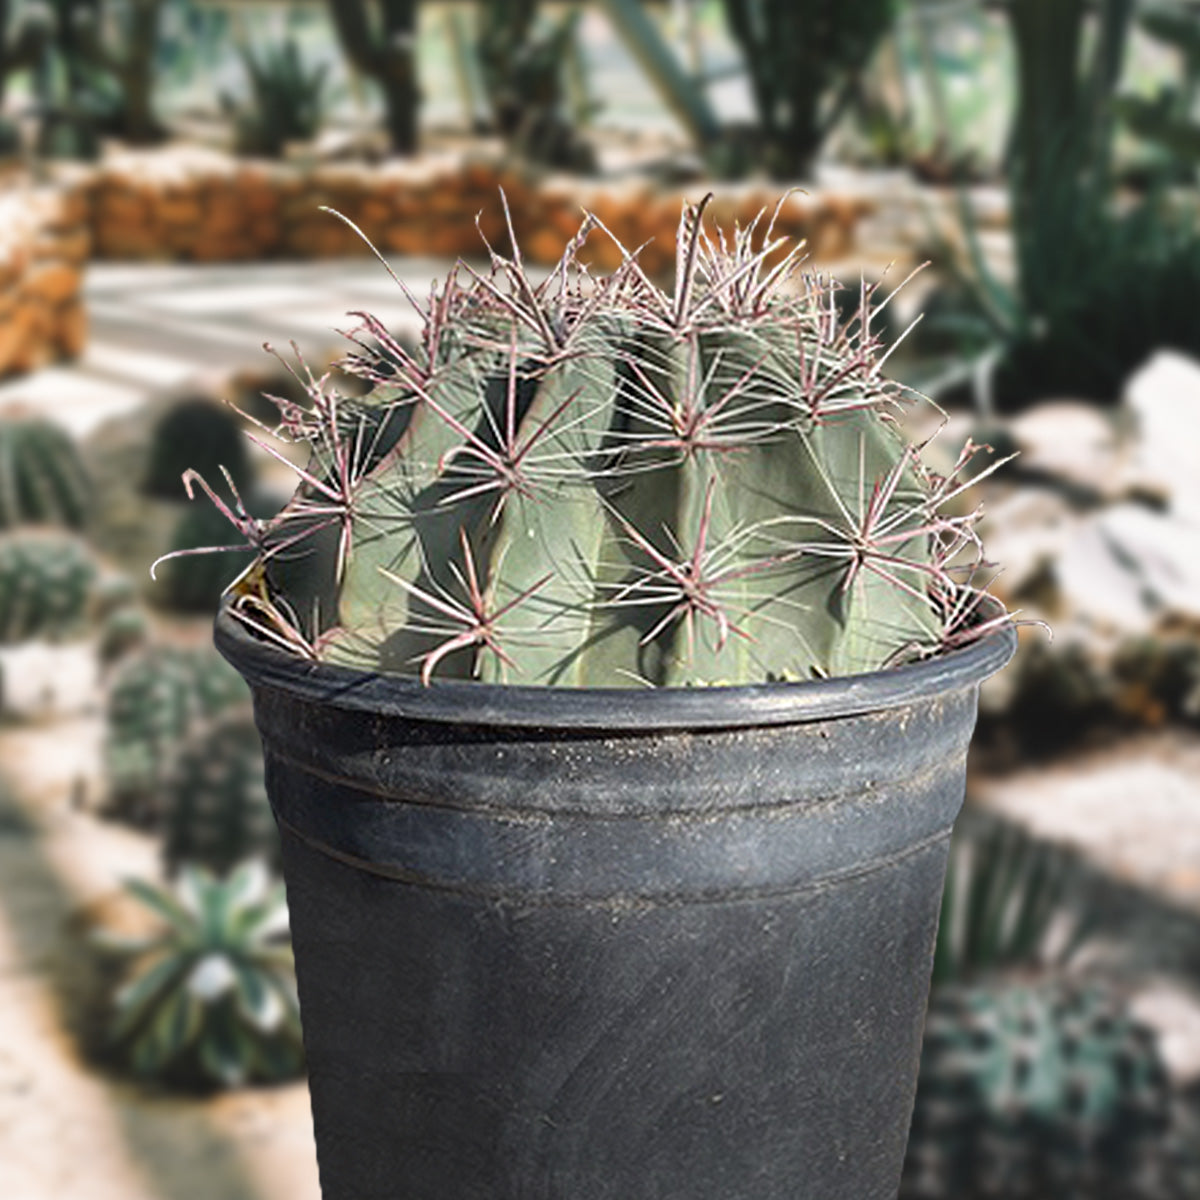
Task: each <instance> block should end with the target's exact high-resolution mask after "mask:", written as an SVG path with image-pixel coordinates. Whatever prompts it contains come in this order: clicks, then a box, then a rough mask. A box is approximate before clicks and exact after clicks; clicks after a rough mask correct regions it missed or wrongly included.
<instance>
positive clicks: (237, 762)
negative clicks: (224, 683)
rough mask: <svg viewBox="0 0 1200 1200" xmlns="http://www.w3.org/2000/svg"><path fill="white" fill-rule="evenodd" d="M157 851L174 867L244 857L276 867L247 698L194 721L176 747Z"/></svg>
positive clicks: (223, 868)
mask: <svg viewBox="0 0 1200 1200" xmlns="http://www.w3.org/2000/svg"><path fill="white" fill-rule="evenodd" d="M164 808H165V812H164V823H165V834H166V840H165V843H164V848H163V854H164V858H165V860H166V864H167V870H168V871H169V872H170V873H171V874H175V873H176V872H177V871H178V870H179V868H180V867H181V866H183V865H184V864H185V863H196V864H199V865H201V866H204V867H207V868H208V869H209V870H211V871H215V872H216V873H218V874H224V873H225V872H227V871H229V870H230V869H232V868H233V867H234V866H235V865H236V864H237V863H239V862H241V861H242V860H244V859H249V858H259V859H262V860H263V861H265V862H266V863H267V864H268V865H269V866H271V867H272V868H273V869H274V870H275V871H276V872H278V871H279V870H280V849H279V831H278V830H277V829H276V826H275V819H274V817H273V816H272V814H271V805H270V802H269V801H268V799H267V789H266V783H265V781H264V779H263V758H262V743H261V742H260V741H259V737H258V730H257V728H256V727H255V724H254V713H253V710H252V709H251V708H250V706H249V705H245V706H239V707H237V708H233V709H230V710H229V711H227V712H224V713H222V714H220V715H219V716H217V717H214V718H212V719H211V720H209V721H205V722H201V723H200V724H199V725H198V726H197V728H196V729H195V730H194V731H193V732H192V733H190V734H189V735H188V737H187V738H186V739H185V741H184V742H183V744H182V746H180V748H179V752H178V754H177V755H176V757H175V760H174V763H173V765H172V768H171V773H170V778H169V780H168V782H167V786H166V789H165V802H164Z"/></svg>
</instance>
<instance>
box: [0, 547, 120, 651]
mask: <svg viewBox="0 0 1200 1200" xmlns="http://www.w3.org/2000/svg"><path fill="white" fill-rule="evenodd" d="M95 577H96V564H95V562H94V560H93V559H92V556H91V554H90V553H89V552H88V550H87V547H86V546H84V544H83V543H82V542H81V541H79V540H78V539H77V538H75V537H72V536H70V535H69V534H60V533H56V532H53V531H49V530H47V531H42V530H22V531H21V532H18V533H10V534H6V535H5V536H3V537H0V645H12V644H13V643H15V642H23V641H28V640H29V639H31V638H48V639H49V640H51V641H58V640H60V639H63V638H66V637H69V636H71V635H72V634H75V633H78V632H80V631H81V630H82V629H83V628H84V626H85V624H86V620H87V616H88V601H89V597H90V593H91V588H92V583H93V581H94V579H95Z"/></svg>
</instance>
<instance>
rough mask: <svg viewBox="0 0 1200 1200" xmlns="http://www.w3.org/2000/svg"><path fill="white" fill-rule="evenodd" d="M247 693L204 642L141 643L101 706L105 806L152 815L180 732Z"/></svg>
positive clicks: (130, 816)
mask: <svg viewBox="0 0 1200 1200" xmlns="http://www.w3.org/2000/svg"><path fill="white" fill-rule="evenodd" d="M248 698H249V690H248V689H247V687H246V684H245V683H244V682H243V681H242V677H241V676H240V675H239V674H238V673H237V672H236V671H235V670H234V669H233V668H232V667H230V666H229V665H228V664H227V663H226V662H225V660H224V659H223V658H221V657H220V655H218V654H217V653H216V652H215V651H213V650H211V649H209V648H208V647H207V646H205V647H203V648H197V649H184V648H181V647H176V646H162V645H155V646H148V647H147V648H146V649H145V650H143V651H141V652H139V653H137V654H135V655H133V656H132V657H130V658H128V659H127V660H126V661H124V662H122V663H121V664H120V665H119V666H118V667H117V669H116V671H115V673H114V675H113V678H112V680H111V682H110V684H109V688H108V695H107V699H106V705H105V736H104V763H105V770H106V774H107V777H108V795H109V807H110V809H111V810H112V811H113V812H114V813H115V814H117V815H120V816H122V817H124V818H125V819H127V820H132V821H135V822H138V823H143V824H145V823H150V822H153V821H154V820H156V819H157V817H158V816H159V813H160V810H161V807H162V797H163V789H164V786H165V782H166V779H167V777H168V772H169V769H170V764H171V761H172V758H173V756H174V753H175V751H176V750H177V749H178V748H179V746H180V744H181V743H182V741H183V739H184V737H185V736H186V735H187V733H188V732H189V731H190V730H191V729H192V728H193V727H194V726H195V725H196V723H197V722H199V721H201V720H203V719H204V718H206V717H211V716H213V715H215V714H216V713H219V712H221V711H223V710H224V709H226V708H229V707H231V706H233V705H238V704H243V703H245V702H246V700H247V699H248Z"/></svg>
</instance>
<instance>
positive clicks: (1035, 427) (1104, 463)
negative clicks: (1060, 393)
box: [1008, 400, 1130, 500]
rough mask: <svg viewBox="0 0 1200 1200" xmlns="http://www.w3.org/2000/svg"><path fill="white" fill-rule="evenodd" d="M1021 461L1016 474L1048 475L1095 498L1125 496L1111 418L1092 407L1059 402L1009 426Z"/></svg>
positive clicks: (1123, 454) (1123, 450) (1124, 451)
mask: <svg viewBox="0 0 1200 1200" xmlns="http://www.w3.org/2000/svg"><path fill="white" fill-rule="evenodd" d="M1008 428H1009V432H1010V433H1011V434H1012V436H1013V437H1014V439H1015V440H1016V443H1017V447H1018V448H1019V450H1020V452H1021V457H1020V459H1019V460H1018V462H1017V465H1018V467H1019V468H1020V470H1022V471H1025V472H1036V473H1037V474H1040V475H1047V476H1050V477H1052V478H1055V479H1061V480H1062V481H1063V482H1065V483H1067V484H1070V485H1072V486H1073V487H1077V488H1083V489H1085V490H1087V491H1089V492H1092V493H1094V494H1095V495H1096V496H1097V497H1101V498H1104V499H1109V500H1115V499H1118V498H1119V497H1120V496H1121V495H1123V494H1124V492H1125V490H1126V483H1125V479H1124V474H1125V463H1126V460H1127V458H1128V456H1129V453H1130V452H1129V450H1128V448H1127V447H1122V446H1121V444H1120V440H1119V438H1118V432H1117V429H1116V426H1115V425H1114V423H1113V421H1112V419H1111V417H1109V416H1108V414H1106V413H1104V412H1102V411H1101V410H1100V409H1098V408H1097V407H1096V406H1095V405H1093V404H1087V403H1084V402H1083V401H1071V400H1059V401H1052V402H1050V403H1047V404H1038V405H1036V406H1034V407H1033V408H1031V409H1029V410H1028V411H1027V412H1025V413H1023V414H1022V415H1021V416H1019V417H1017V418H1015V419H1014V420H1013V421H1011V422H1010V423H1009V427H1008Z"/></svg>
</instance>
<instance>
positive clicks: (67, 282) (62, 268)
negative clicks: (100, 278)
mask: <svg viewBox="0 0 1200 1200" xmlns="http://www.w3.org/2000/svg"><path fill="white" fill-rule="evenodd" d="M82 286H83V272H82V271H80V270H79V268H78V267H73V266H71V265H70V264H68V263H51V264H49V265H47V266H41V267H38V268H37V270H35V271H33V272H31V273H30V275H29V277H28V279H27V280H26V281H25V292H26V293H27V294H28V295H30V296H33V297H35V298H36V299H38V300H44V301H45V302H46V303H47V304H63V303H65V302H66V301H68V300H73V299H75V297H77V296H78V295H79V292H80V290H81V288H82Z"/></svg>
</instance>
